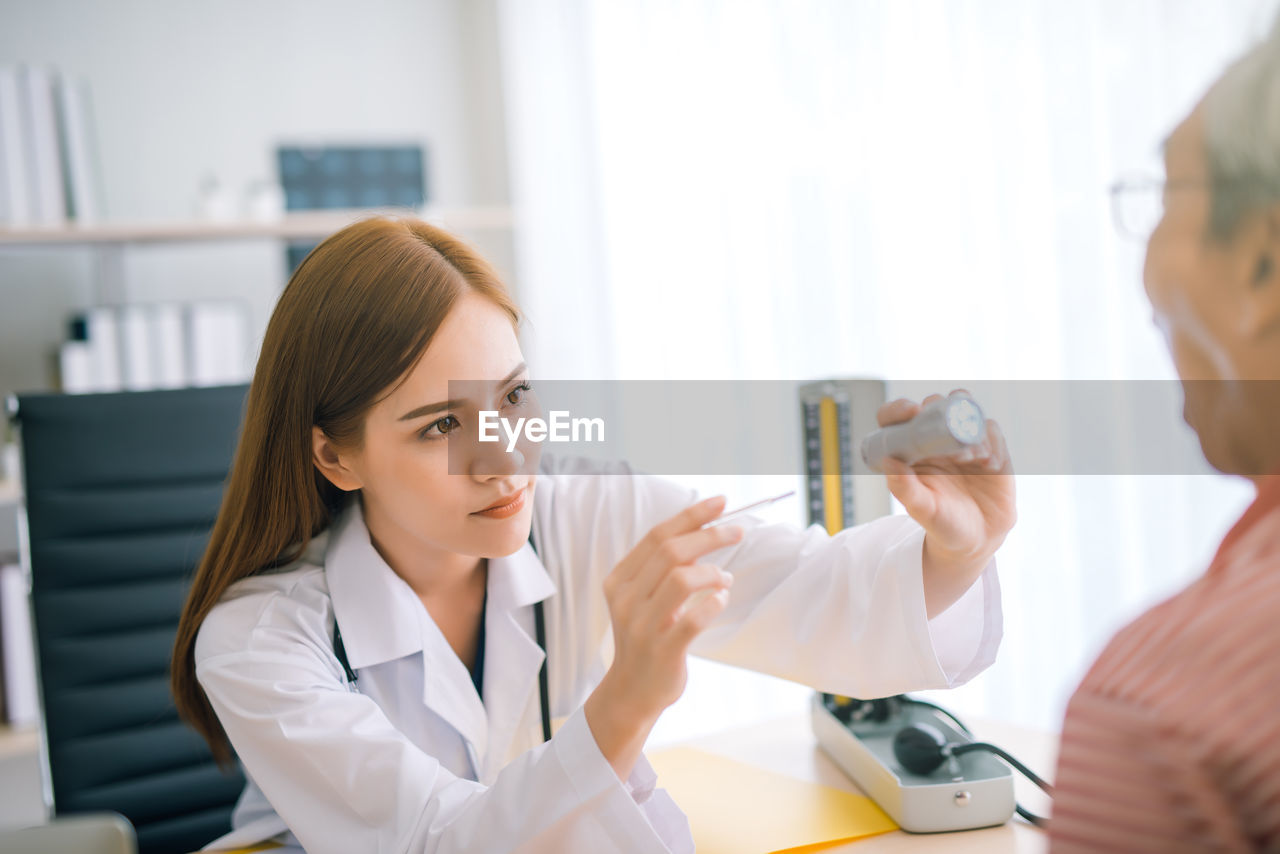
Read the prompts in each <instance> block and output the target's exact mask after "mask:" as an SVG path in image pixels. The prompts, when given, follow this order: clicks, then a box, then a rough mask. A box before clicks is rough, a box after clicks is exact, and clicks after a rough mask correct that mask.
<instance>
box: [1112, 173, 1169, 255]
mask: <svg viewBox="0 0 1280 854" xmlns="http://www.w3.org/2000/svg"><path fill="white" fill-rule="evenodd" d="M1164 190H1165V182H1164V179H1163V178H1156V177H1155V176H1152V175H1139V176H1132V177H1128V178H1122V179H1121V180H1119V181H1116V182H1115V183H1114V184H1112V185H1111V217H1112V219H1113V220H1114V221H1115V226H1116V231H1118V232H1120V234H1122V235H1124V236H1125V237H1127V238H1130V239H1132V240H1138V241H1141V242H1143V243H1145V242H1146V241H1147V240H1148V238H1150V237H1151V232H1153V231H1155V230H1156V226H1157V225H1159V224H1160V218H1161V217H1162V216H1164Z"/></svg>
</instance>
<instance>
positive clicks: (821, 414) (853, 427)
mask: <svg viewBox="0 0 1280 854" xmlns="http://www.w3.org/2000/svg"><path fill="white" fill-rule="evenodd" d="M884 402H885V384H884V381H883V380H876V379H860V378H849V379H829V380H818V381H816V382H811V383H805V384H803V385H801V386H800V418H801V427H802V436H803V437H804V465H805V474H804V478H805V498H806V500H807V506H808V511H809V524H811V525H815V524H816V525H821V526H822V527H824V528H825V529H826V530H827V533H829V534H835V533H836V532H837V531H840V530H843V529H844V528H848V527H851V526H853V525H858V524H861V523H863V522H869V521H871V520H872V519H875V518H878V517H880V516H884V515H887V514H888V513H889V509H890V508H889V489H888V487H887V486H886V485H885V483H884V478H883V477H880V476H877V475H875V474H874V473H873V472H871V471H869V470H868V469H867V467H866V465H865V464H864V463H863V462H862V457H861V456H860V455H859V454H858V453H857V446H856V444H855V443H856V442H858V441H860V440H861V439H862V437H863V436H865V435H867V434H868V433H870V432H871V431H872V430H875V429H876V426H877V424H876V410H877V409H879V408H880V406H881V405H882V404H883V403H884Z"/></svg>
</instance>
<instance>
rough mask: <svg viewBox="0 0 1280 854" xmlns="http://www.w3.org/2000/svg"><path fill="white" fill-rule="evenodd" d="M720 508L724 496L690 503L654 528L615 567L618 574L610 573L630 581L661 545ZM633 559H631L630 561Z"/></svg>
mask: <svg viewBox="0 0 1280 854" xmlns="http://www.w3.org/2000/svg"><path fill="white" fill-rule="evenodd" d="M724 505H725V496H723V495H714V496H712V497H711V498H706V499H703V500H702V501H699V502H696V503H694V504H690V505H689V506H688V507H686V508H684V509H683V510H681V511H680V512H679V513H677V514H675V515H674V516H671V517H669V518H667V519H664V520H663V521H661V522H659V523H658V524H656V525H654V526H653V527H652V528H650V529H649V532H648V533H647V534H645V535H644V537H643V538H641V540H640V542H638V543H636V545H635V548H633V549H632V550H631V553H630V554H628V555H627V557H626V558H624V559H623V561H622V563H621V564H619V565H618V569H619V570H621V571H620V572H615V573H612V574H616V575H618V576H619V579H618V580H620V581H627V580H630V578H631V577H633V576H634V575H635V574H636V573H637V572H639V570H640V569H641V567H643V566H644V565H645V564H646V563H647V561H648V559H649V557H650V556H651V555H652V554H654V553H655V552H656V551H657V550H658V549H659V548H661V547H662V545H663V543H665V542H667V541H668V540H670V539H671V538H672V537H676V536H679V535H680V534H685V533H688V532H690V531H696V530H698V529H700V528H701V527H702V526H703V525H705V524H707V523H708V522H710V521H711V520H712V519H715V518H716V517H717V516H719V515H720V514H721V513H723V512H724ZM633 557H634V558H635V560H631V558H633Z"/></svg>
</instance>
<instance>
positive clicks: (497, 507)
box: [471, 486, 529, 519]
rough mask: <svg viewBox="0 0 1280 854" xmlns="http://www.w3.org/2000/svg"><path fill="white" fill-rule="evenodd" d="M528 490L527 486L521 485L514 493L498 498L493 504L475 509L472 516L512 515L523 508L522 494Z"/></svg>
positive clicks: (501, 516)
mask: <svg viewBox="0 0 1280 854" xmlns="http://www.w3.org/2000/svg"><path fill="white" fill-rule="evenodd" d="M528 491H529V487H527V486H522V487H520V490H519V491H518V492H516V493H515V494H514V495H509V496H507V497H506V498H500V499H498V501H497V502H496V503H494V504H491V505H489V506H488V507H486V508H485V509H483V510H477V511H476V512H474V513H472V514H471V515H472V516H487V517H488V518H490V519H506V518H507V517H508V516H514V515H516V514H517V513H519V512H520V511H521V510H523V509H524V496H525V493H527V492H528Z"/></svg>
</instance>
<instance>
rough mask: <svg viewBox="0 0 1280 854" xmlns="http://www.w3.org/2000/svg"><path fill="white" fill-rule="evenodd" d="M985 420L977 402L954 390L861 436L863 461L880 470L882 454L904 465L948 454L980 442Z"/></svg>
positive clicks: (875, 469) (984, 430) (873, 468)
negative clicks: (907, 418) (904, 417)
mask: <svg viewBox="0 0 1280 854" xmlns="http://www.w3.org/2000/svg"><path fill="white" fill-rule="evenodd" d="M986 423H987V422H986V418H984V417H983V415H982V409H981V408H980V407H979V406H978V404H977V402H976V401H975V400H974V399H973V398H972V397H970V396H969V395H967V394H964V393H963V392H957V393H955V394H952V395H949V396H947V397H944V398H941V399H939V400H935V401H933V402H932V403H930V404H928V405H926V406H923V407H921V409H920V411H919V412H918V413H916V417H915V418H912V419H911V420H910V421H907V422H905V423H902V424H891V425H889V426H888V427H881V428H880V429H879V430H876V431H874V432H872V433H870V434H868V435H867V436H866V438H864V439H863V440H862V446H861V448H862V461H863V462H864V463H866V464H867V468H868V469H870V470H871V471H874V472H879V471H881V470H882V469H881V465H882V464H883V463H884V459H885V457H896V458H897V459H899V460H902V461H903V462H904V463H906V464H907V465H912V464H913V463H916V462H919V461H920V460H923V459H928V458H929V457H949V456H952V455H954V454H958V453H960V452H961V451H964V450H966V449H967V448H969V447H972V446H973V445H976V444H978V443H980V442H981V441H982V440H983V438H984V437H985V436H986Z"/></svg>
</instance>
